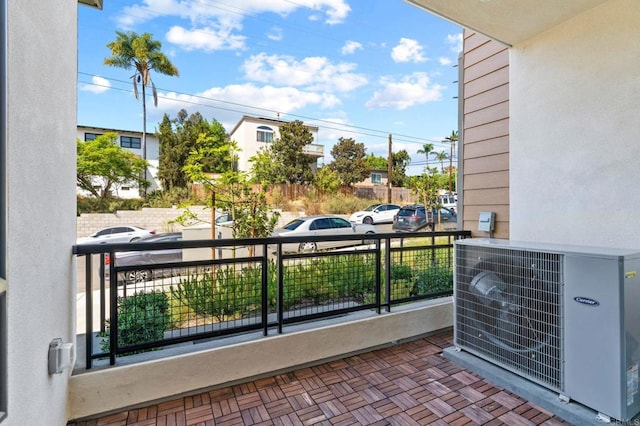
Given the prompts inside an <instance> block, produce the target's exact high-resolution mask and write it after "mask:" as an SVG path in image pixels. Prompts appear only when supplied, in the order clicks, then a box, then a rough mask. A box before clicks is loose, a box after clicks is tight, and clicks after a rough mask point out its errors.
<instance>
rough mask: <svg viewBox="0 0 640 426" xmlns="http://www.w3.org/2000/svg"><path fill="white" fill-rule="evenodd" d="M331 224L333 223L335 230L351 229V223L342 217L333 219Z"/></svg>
mask: <svg viewBox="0 0 640 426" xmlns="http://www.w3.org/2000/svg"><path fill="white" fill-rule="evenodd" d="M331 222H333V227H334V228H351V222H349V221H347V220H345V219H343V218H341V217H332V218H331Z"/></svg>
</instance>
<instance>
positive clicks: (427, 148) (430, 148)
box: [418, 143, 433, 170]
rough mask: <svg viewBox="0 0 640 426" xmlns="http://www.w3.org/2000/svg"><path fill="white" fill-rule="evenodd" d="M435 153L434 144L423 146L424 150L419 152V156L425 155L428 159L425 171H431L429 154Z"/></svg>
mask: <svg viewBox="0 0 640 426" xmlns="http://www.w3.org/2000/svg"><path fill="white" fill-rule="evenodd" d="M432 151H433V144H432V143H425V144H424V145H422V148H421V149H419V150H418V154H424V155H425V156H426V157H427V163H426V165H425V169H426V170H428V169H429V154H431V152H432Z"/></svg>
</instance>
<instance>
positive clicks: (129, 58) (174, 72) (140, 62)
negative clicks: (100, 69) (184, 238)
mask: <svg viewBox="0 0 640 426" xmlns="http://www.w3.org/2000/svg"><path fill="white" fill-rule="evenodd" d="M116 34H117V37H116V39H115V40H114V41H112V42H111V43H109V44H107V47H108V48H109V49H110V50H111V55H112V56H110V57H108V58H105V60H104V64H105V65H109V66H112V67H117V68H124V69H131V68H134V69H135V72H134V73H133V75H132V76H131V80H132V81H133V93H134V94H135V96H136V99H138V83H140V84H141V85H142V158H143V160H144V161H147V102H146V87H147V86H148V85H149V84H151V89H152V93H153V104H154V105H155V106H158V93H157V92H156V86H155V84H153V81H152V80H151V71H152V70H153V71H156V72H159V73H160V74H165V75H169V76H178V69H177V68H176V67H175V66H174V65H173V64H172V63H171V61H170V60H169V58H167V57H166V56H165V54H164V53H162V52H161V51H160V48H161V47H162V44H161V43H160V42H159V41H155V40H153V39H152V35H151V34H149V33H144V34H140V35H138V34H136V33H135V32H133V31H128V32H126V33H125V32H120V31H116ZM144 181H145V186H144V192H143V194H144V195H146V194H147V188H146V181H147V168H146V167H145V169H144Z"/></svg>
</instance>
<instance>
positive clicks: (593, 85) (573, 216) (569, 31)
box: [510, 0, 640, 248]
mask: <svg viewBox="0 0 640 426" xmlns="http://www.w3.org/2000/svg"><path fill="white" fill-rule="evenodd" d="M638 28H640V2H638V1H637V0H611V1H609V2H607V3H605V4H603V5H602V6H599V7H597V8H594V9H592V10H590V11H588V12H586V13H583V14H582V15H579V16H577V17H576V18H574V19H573V20H571V21H569V22H567V23H565V24H563V25H560V26H558V27H556V28H554V29H552V30H550V31H548V32H546V33H543V34H541V35H540V36H538V37H535V38H533V39H530V40H528V41H526V42H525V43H522V44H521V45H518V46H514V47H513V49H512V50H511V57H510V64H511V66H510V73H511V76H510V82H511V83H510V90H511V92H510V99H511V114H510V134H511V137H510V151H511V156H510V162H511V167H510V173H511V187H510V201H511V232H510V234H511V235H510V237H511V239H515V240H531V241H548V242H559V243H571V244H588V245H601V246H611V247H628V248H640V225H639V224H638V221H637V217H638V211H639V210H640V191H638V188H637V185H638V181H639V180H640V167H638V159H640V143H639V141H640V125H639V124H638V119H639V117H640V101H639V99H638V98H639V95H640V77H639V75H640V74H639V70H640V36H639V33H638Z"/></svg>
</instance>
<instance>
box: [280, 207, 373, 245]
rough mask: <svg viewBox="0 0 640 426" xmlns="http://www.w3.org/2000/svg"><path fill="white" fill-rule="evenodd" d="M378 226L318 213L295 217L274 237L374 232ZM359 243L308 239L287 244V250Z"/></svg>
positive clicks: (355, 242) (356, 242)
mask: <svg viewBox="0 0 640 426" xmlns="http://www.w3.org/2000/svg"><path fill="white" fill-rule="evenodd" d="M374 233H376V227H375V226H374V225H367V224H353V223H350V222H349V221H348V220H346V219H344V218H342V217H340V216H333V215H316V216H308V217H301V218H299V219H294V220H292V221H291V222H289V223H287V224H286V225H284V226H283V227H282V228H278V229H276V230H274V231H273V234H272V235H273V236H274V237H300V236H322V235H326V236H329V235H331V236H333V235H354V234H374ZM354 244H358V241H319V242H313V241H306V242H302V243H300V244H295V245H293V244H292V245H287V247H284V250H285V251H291V250H295V249H296V248H297V250H298V251H299V252H309V251H316V250H318V249H320V248H334V247H341V246H349V245H354Z"/></svg>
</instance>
